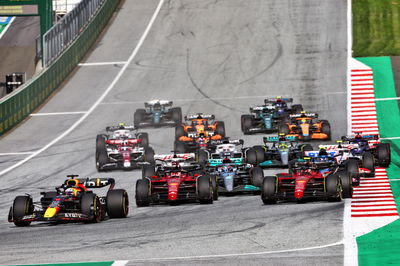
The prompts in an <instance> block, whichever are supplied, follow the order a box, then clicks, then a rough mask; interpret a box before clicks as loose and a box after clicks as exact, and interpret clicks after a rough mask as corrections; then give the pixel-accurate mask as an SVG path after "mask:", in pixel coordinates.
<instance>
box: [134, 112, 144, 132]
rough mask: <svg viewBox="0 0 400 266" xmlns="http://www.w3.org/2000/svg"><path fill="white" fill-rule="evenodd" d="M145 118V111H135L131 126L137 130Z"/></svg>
mask: <svg viewBox="0 0 400 266" xmlns="http://www.w3.org/2000/svg"><path fill="white" fill-rule="evenodd" d="M145 117H146V110H145V109H137V110H136V111H135V113H134V115H133V125H134V127H135V128H138V127H139V125H140V123H141V122H143V121H144V119H145Z"/></svg>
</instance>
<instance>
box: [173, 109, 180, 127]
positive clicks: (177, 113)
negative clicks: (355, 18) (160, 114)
mask: <svg viewBox="0 0 400 266" xmlns="http://www.w3.org/2000/svg"><path fill="white" fill-rule="evenodd" d="M171 118H172V121H174V122H175V124H177V125H179V124H181V123H182V109H181V108H180V107H174V108H171Z"/></svg>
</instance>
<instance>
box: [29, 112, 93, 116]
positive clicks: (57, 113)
mask: <svg viewBox="0 0 400 266" xmlns="http://www.w3.org/2000/svg"><path fill="white" fill-rule="evenodd" d="M77 114H86V111H79V112H54V113H35V114H30V116H47V115H77Z"/></svg>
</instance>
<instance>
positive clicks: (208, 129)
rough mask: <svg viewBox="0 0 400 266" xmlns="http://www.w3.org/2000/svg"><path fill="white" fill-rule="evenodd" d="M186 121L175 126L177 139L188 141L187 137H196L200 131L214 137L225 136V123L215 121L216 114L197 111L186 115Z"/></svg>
mask: <svg viewBox="0 0 400 266" xmlns="http://www.w3.org/2000/svg"><path fill="white" fill-rule="evenodd" d="M185 121H186V123H184V124H181V125H177V126H176V128H175V139H176V140H180V141H186V138H195V137H196V136H198V135H199V134H200V133H204V135H206V136H210V137H213V139H221V138H225V123H224V122H223V121H215V116H214V115H207V114H202V113H197V114H195V115H189V116H185Z"/></svg>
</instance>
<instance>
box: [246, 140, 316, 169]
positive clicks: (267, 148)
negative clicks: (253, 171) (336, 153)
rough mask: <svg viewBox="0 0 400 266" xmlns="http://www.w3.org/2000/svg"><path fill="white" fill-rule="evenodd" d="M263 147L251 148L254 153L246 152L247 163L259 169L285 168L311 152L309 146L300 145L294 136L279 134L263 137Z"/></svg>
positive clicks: (311, 148)
mask: <svg viewBox="0 0 400 266" xmlns="http://www.w3.org/2000/svg"><path fill="white" fill-rule="evenodd" d="M263 140H264V145H263V146H261V145H257V146H253V147H252V148H251V149H252V150H254V151H255V152H251V151H250V152H248V156H247V159H248V160H247V161H248V162H249V163H251V164H254V165H258V166H260V167H263V168H264V167H265V168H266V167H287V166H288V163H289V161H291V160H293V159H297V158H303V157H304V155H305V152H306V151H312V150H313V147H312V146H311V145H310V144H300V143H298V142H297V141H296V137H294V136H285V135H283V134H280V135H279V136H276V137H272V136H270V137H264V138H263Z"/></svg>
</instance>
